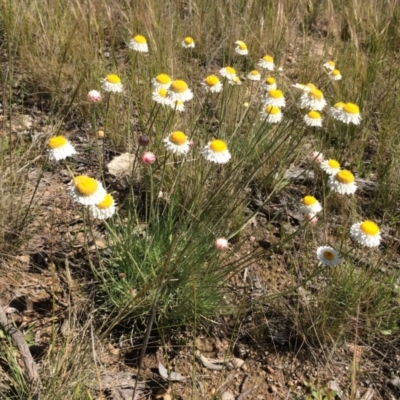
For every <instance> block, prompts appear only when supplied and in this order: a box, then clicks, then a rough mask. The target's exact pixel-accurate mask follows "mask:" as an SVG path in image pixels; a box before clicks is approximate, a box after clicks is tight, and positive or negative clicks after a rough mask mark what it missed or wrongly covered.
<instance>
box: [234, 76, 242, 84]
mask: <svg viewBox="0 0 400 400" xmlns="http://www.w3.org/2000/svg"><path fill="white" fill-rule="evenodd" d="M232 81H233V82H235V83H240V78H239V77H238V76H235V77H234V78H233V79H232Z"/></svg>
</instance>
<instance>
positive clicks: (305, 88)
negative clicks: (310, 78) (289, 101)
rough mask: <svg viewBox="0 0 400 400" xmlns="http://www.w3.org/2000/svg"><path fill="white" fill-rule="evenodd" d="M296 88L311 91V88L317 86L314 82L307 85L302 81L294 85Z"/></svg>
mask: <svg viewBox="0 0 400 400" xmlns="http://www.w3.org/2000/svg"><path fill="white" fill-rule="evenodd" d="M292 86H293V87H294V88H296V89H300V90H303V91H304V92H307V93H308V92H309V91H311V90H314V89H317V87H316V86H315V85H314V84H313V83H307V84H305V85H303V84H302V83H295V84H294V85H292Z"/></svg>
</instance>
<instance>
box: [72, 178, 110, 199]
mask: <svg viewBox="0 0 400 400" xmlns="http://www.w3.org/2000/svg"><path fill="white" fill-rule="evenodd" d="M68 193H69V195H70V196H71V197H72V199H73V200H74V201H76V202H78V203H80V204H83V205H84V206H92V205H95V204H98V203H100V202H101V201H102V200H103V199H104V196H105V195H106V191H105V189H104V187H103V185H102V183H101V182H100V181H98V180H96V179H93V178H90V177H88V176H86V175H80V176H77V177H75V178H74V179H73V180H72V181H71V183H70V184H69V187H68Z"/></svg>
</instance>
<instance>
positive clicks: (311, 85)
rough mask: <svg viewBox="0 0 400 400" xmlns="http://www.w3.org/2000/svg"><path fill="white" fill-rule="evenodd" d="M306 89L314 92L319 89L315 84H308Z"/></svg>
mask: <svg viewBox="0 0 400 400" xmlns="http://www.w3.org/2000/svg"><path fill="white" fill-rule="evenodd" d="M306 88H308V89H311V90H313V89H316V88H317V87H316V86H315V85H314V84H313V83H307V85H306Z"/></svg>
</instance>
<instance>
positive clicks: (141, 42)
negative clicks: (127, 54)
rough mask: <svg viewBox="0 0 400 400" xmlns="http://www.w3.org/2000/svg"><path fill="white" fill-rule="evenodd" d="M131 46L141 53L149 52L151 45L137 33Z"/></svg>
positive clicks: (130, 43)
mask: <svg viewBox="0 0 400 400" xmlns="http://www.w3.org/2000/svg"><path fill="white" fill-rule="evenodd" d="M129 48H130V49H132V50H135V51H138V52H139V53H148V52H149V46H148V45H147V40H146V38H145V37H144V36H142V35H136V36H135V37H134V38H133V39H132V40H131V41H130V42H129Z"/></svg>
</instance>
